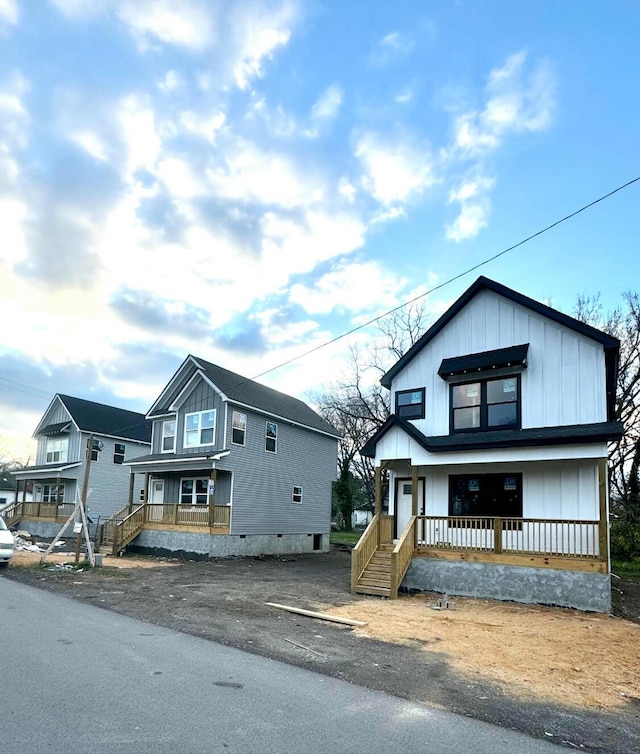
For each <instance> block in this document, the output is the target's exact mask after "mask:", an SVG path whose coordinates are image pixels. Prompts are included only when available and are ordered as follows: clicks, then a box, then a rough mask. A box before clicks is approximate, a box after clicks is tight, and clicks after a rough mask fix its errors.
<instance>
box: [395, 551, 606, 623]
mask: <svg viewBox="0 0 640 754" xmlns="http://www.w3.org/2000/svg"><path fill="white" fill-rule="evenodd" d="M401 588H402V589H403V590H406V591H411V592H441V593H443V594H449V595H460V596H464V597H481V598H488V599H495V600H505V601H510V602H523V603H526V604H541V605H558V606H560V607H573V608H576V609H577V610H587V611H593V612H598V613H609V612H611V581H610V577H609V575H608V574H605V573H588V572H585V571H560V570H553V569H548V570H547V569H543V568H522V567H519V566H508V565H496V564H494V563H458V562H451V561H446V560H435V559H429V558H414V559H413V560H412V562H411V565H410V566H409V570H408V571H407V573H406V575H405V577H404V579H403V581H402V584H401Z"/></svg>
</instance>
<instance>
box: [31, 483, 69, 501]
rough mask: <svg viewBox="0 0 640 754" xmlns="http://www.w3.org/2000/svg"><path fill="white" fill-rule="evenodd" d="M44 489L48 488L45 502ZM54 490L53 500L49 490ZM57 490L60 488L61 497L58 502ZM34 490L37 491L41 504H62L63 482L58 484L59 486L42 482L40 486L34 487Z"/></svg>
mask: <svg viewBox="0 0 640 754" xmlns="http://www.w3.org/2000/svg"><path fill="white" fill-rule="evenodd" d="M45 487H47V488H48V490H49V491H48V492H47V493H46V496H47V497H48V498H49V499H48V500H45V499H44V498H45ZM54 487H55V488H56V495H55V496H54V499H53V500H52V499H51V490H52V489H53V488H54ZM59 488H62V496H61V497H60V499H59V500H58V495H57V490H58V489H59ZM36 490H37V491H38V496H39V497H40V502H41V503H64V495H65V491H66V489H65V482H60V484H57V483H56V484H53V483H51V482H42V484H38V485H36Z"/></svg>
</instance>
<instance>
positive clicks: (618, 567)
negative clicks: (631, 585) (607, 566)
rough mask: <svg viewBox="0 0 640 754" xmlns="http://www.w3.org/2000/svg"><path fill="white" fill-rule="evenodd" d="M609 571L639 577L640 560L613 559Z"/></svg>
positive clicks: (617, 574)
mask: <svg viewBox="0 0 640 754" xmlns="http://www.w3.org/2000/svg"><path fill="white" fill-rule="evenodd" d="M611 571H612V572H613V573H615V574H616V576H626V577H627V578H628V577H632V578H633V577H636V578H638V579H640V560H613V561H612V562H611Z"/></svg>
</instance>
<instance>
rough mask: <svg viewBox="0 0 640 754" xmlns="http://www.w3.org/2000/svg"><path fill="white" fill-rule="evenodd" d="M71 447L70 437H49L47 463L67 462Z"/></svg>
mask: <svg viewBox="0 0 640 754" xmlns="http://www.w3.org/2000/svg"><path fill="white" fill-rule="evenodd" d="M68 449H69V438H68V437H55V438H54V437H50V438H48V439H47V463H66V460H67V451H68Z"/></svg>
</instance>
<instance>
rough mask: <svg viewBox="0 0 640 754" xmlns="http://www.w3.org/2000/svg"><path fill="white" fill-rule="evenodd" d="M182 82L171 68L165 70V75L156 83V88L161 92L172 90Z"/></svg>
mask: <svg viewBox="0 0 640 754" xmlns="http://www.w3.org/2000/svg"><path fill="white" fill-rule="evenodd" d="M181 83H182V79H181V78H180V76H179V75H178V74H177V73H176V72H175V71H174V70H173V69H172V70H170V71H167V75H166V76H165V77H164V79H162V81H160V82H159V83H158V89H160V90H161V91H163V92H173V91H174V90H175V89H177V88H178V87H179V86H180V85H181Z"/></svg>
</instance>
